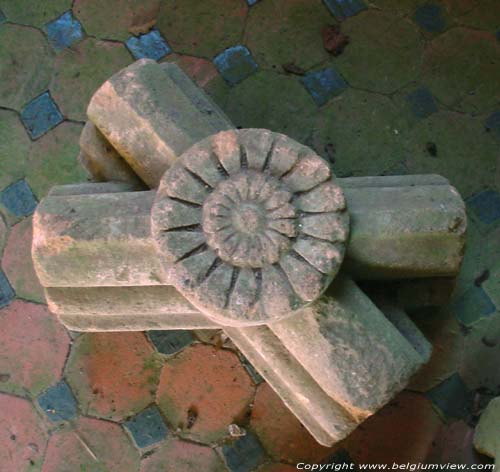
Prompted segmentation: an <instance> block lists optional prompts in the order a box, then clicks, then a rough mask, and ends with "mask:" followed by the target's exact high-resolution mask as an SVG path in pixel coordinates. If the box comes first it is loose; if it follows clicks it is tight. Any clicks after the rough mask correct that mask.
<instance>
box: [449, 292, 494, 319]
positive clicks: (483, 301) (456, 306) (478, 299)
mask: <svg viewBox="0 0 500 472" xmlns="http://www.w3.org/2000/svg"><path fill="white" fill-rule="evenodd" d="M451 310H452V311H453V313H454V314H455V316H456V317H457V319H458V320H459V321H460V322H461V323H462V324H463V325H465V326H470V325H472V324H474V323H475V322H476V321H478V320H479V319H481V318H484V317H486V316H490V315H492V314H493V313H495V311H496V307H495V305H494V303H493V302H492V301H491V298H490V297H489V296H488V294H487V293H486V292H485V291H484V290H483V288H482V287H471V288H470V289H469V290H467V291H466V292H465V293H464V294H463V295H462V296H461V297H459V298H458V299H457V300H455V301H454V302H453V303H452V304H451Z"/></svg>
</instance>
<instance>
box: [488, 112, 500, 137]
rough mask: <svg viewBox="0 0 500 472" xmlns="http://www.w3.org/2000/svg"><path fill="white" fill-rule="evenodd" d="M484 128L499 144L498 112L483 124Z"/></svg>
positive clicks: (499, 124) (499, 114)
mask: <svg viewBox="0 0 500 472" xmlns="http://www.w3.org/2000/svg"><path fill="white" fill-rule="evenodd" d="M484 127H485V128H486V131H488V133H492V134H493V137H494V138H495V139H496V140H497V141H498V142H499V143H500V111H495V112H493V113H492V114H491V115H490V116H488V118H486V122H485V123H484Z"/></svg>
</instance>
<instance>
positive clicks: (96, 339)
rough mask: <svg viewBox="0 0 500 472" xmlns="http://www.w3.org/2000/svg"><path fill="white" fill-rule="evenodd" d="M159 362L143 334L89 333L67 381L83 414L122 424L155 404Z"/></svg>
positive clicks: (76, 350)
mask: <svg viewBox="0 0 500 472" xmlns="http://www.w3.org/2000/svg"><path fill="white" fill-rule="evenodd" d="M159 370H160V360H159V356H158V354H157V353H156V352H155V351H154V349H153V347H152V346H151V344H150V343H149V342H148V340H147V339H146V337H145V335H144V334H143V333H86V334H83V335H82V336H79V337H78V338H77V339H76V340H75V341H74V345H73V349H72V351H71V355H70V357H69V359H68V364H67V366H66V379H67V381H68V383H69V385H70V387H71V390H72V391H73V393H74V394H75V397H76V398H77V400H78V403H79V404H80V405H81V407H82V409H83V411H82V412H83V413H84V414H88V415H92V416H97V417H99V418H105V419H111V420H114V421H121V420H123V419H125V418H128V417H130V416H132V415H134V414H136V413H138V412H139V411H141V410H143V409H144V408H146V407H147V406H148V405H149V404H151V403H152V402H153V399H154V391H155V388H156V385H157V383H158V376H159Z"/></svg>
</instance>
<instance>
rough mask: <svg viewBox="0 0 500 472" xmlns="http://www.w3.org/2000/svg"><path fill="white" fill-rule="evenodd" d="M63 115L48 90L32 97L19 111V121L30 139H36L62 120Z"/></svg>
mask: <svg viewBox="0 0 500 472" xmlns="http://www.w3.org/2000/svg"><path fill="white" fill-rule="evenodd" d="M63 119H64V118H63V116H62V114H61V112H60V111H59V108H57V105H56V102H54V100H52V97H51V96H50V94H49V92H44V93H42V95H39V96H38V97H36V98H34V99H33V100H31V102H29V103H28V104H27V105H26V106H25V107H24V108H23V110H22V112H21V121H22V122H23V124H24V126H25V127H26V129H27V130H28V133H29V135H30V136H31V139H37V138H39V137H40V136H42V135H43V134H45V133H46V132H47V131H50V130H51V129H52V128H54V127H55V126H57V125H58V124H59V123H61V121H63Z"/></svg>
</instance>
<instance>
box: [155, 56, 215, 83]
mask: <svg viewBox="0 0 500 472" xmlns="http://www.w3.org/2000/svg"><path fill="white" fill-rule="evenodd" d="M160 62H173V63H174V64H177V65H178V66H179V67H180V68H181V69H182V70H183V71H184V72H185V73H186V74H187V75H188V76H189V77H191V79H192V80H193V81H194V82H196V84H197V85H198V86H200V87H205V86H206V85H208V84H209V83H210V82H211V81H212V80H213V79H215V77H217V76H218V75H219V74H218V72H217V69H216V68H215V66H214V65H213V63H212V62H210V61H208V60H207V59H202V58H200V57H194V56H186V55H184V54H169V55H168V56H167V57H166V59H165V60H162V61H160Z"/></svg>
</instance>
